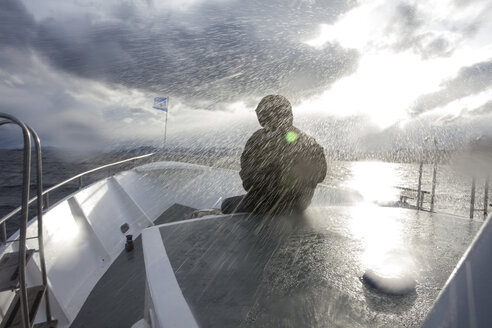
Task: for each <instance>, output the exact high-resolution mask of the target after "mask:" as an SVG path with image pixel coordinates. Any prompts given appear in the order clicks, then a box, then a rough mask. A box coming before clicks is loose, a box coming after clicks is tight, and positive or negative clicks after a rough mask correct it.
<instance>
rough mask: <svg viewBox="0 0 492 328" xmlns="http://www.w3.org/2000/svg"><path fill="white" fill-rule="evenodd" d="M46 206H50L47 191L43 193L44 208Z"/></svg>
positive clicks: (46, 207)
mask: <svg viewBox="0 0 492 328" xmlns="http://www.w3.org/2000/svg"><path fill="white" fill-rule="evenodd" d="M48 208H50V193H49V192H47V193H46V194H45V195H44V209H45V210H47V209H48Z"/></svg>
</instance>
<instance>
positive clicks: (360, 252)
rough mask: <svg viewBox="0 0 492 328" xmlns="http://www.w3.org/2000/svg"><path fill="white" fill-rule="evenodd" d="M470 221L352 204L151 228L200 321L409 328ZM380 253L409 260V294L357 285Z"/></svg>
mask: <svg viewBox="0 0 492 328" xmlns="http://www.w3.org/2000/svg"><path fill="white" fill-rule="evenodd" d="M480 224H481V223H480V222H476V221H469V220H463V219H458V218H454V217H449V216H443V215H438V214H431V213H428V212H416V211H413V210H407V209H398V208H381V207H376V206H354V207H328V208H311V209H309V210H308V211H307V213H306V214H305V215H304V216H303V217H296V218H294V217H290V218H285V217H284V218H280V217H277V218H260V217H247V216H244V215H237V216H233V217H219V218H216V219H210V220H203V221H198V222H191V223H183V224H178V225H173V226H168V227H162V228H161V229H160V230H161V235H162V237H163V241H164V245H165V248H166V251H167V253H168V256H169V259H170V261H171V265H172V266H173V269H174V271H175V274H176V277H177V279H178V283H179V285H180V287H181V289H182V291H183V295H184V296H185V298H186V300H187V302H188V304H189V306H190V308H191V310H192V312H193V314H194V316H195V319H196V320H197V322H198V323H199V325H200V326H201V327H233V326H241V327H253V326H254V327H272V326H279V327H301V326H305V327H306V326H308V327H327V326H328V327H419V326H420V325H421V323H422V321H423V319H424V318H425V315H426V314H427V312H428V311H429V310H430V308H431V306H432V304H433V302H434V300H435V299H436V297H437V295H438V293H439V291H440V289H441V288H442V287H443V285H444V283H445V282H446V280H447V278H448V276H449V275H450V273H451V272H452V270H453V268H454V267H455V265H456V263H457V261H458V260H459V258H460V257H461V255H462V254H463V253H464V251H465V249H466V247H467V246H468V244H469V243H470V241H471V240H472V238H473V236H474V235H475V233H476V231H477V230H478V228H479V227H480ZM388 254H389V255H391V256H393V257H394V256H395V254H396V255H397V256H400V257H402V258H405V260H406V263H408V262H409V260H411V261H410V262H411V263H414V265H413V266H412V267H411V268H409V270H410V269H411V270H413V271H415V273H416V274H417V286H416V289H415V291H414V292H411V293H409V294H406V295H400V296H394V295H393V296H392V295H387V294H384V293H381V292H378V291H376V290H374V289H372V288H371V287H369V286H366V285H365V284H363V283H362V282H361V280H360V277H361V276H362V274H363V273H364V270H365V269H366V268H367V267H370V266H371V265H373V264H377V265H379V266H381V261H382V260H384V259H385V257H386V256H387V255H388ZM383 263H384V262H383Z"/></svg>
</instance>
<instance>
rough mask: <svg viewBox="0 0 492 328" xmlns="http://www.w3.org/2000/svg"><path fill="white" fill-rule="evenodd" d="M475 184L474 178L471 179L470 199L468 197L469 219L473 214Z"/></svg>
mask: <svg viewBox="0 0 492 328" xmlns="http://www.w3.org/2000/svg"><path fill="white" fill-rule="evenodd" d="M475 184H476V178H475V177H473V178H472V187H471V197H470V219H473V213H474V212H475Z"/></svg>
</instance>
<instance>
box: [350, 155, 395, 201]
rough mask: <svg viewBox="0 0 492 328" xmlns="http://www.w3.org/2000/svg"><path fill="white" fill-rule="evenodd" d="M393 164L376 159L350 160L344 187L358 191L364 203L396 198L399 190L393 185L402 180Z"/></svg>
mask: <svg viewBox="0 0 492 328" xmlns="http://www.w3.org/2000/svg"><path fill="white" fill-rule="evenodd" d="M395 165H397V164H394V163H385V162H377V161H366V162H352V163H351V164H350V172H351V177H350V178H349V179H348V180H347V182H346V183H345V187H347V188H350V189H353V190H355V191H357V192H358V193H360V194H361V196H362V198H363V200H364V202H366V203H373V202H376V201H381V202H383V201H393V200H396V199H397V197H398V195H399V192H398V190H397V189H396V188H395V187H396V186H399V185H400V184H401V183H402V180H401V177H400V176H399V175H398V170H397V168H396V167H395Z"/></svg>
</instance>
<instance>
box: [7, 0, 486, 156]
mask: <svg viewBox="0 0 492 328" xmlns="http://www.w3.org/2000/svg"><path fill="white" fill-rule="evenodd" d="M267 94H282V95H284V96H286V97H287V98H288V99H289V100H290V101H291V103H292V105H293V109H294V116H295V120H294V123H295V125H296V126H298V127H299V128H301V129H303V130H305V131H306V132H307V133H309V134H311V135H313V136H314V137H315V138H316V139H318V140H319V142H320V143H321V144H322V145H323V146H324V147H325V148H326V149H331V150H333V149H340V148H344V149H347V150H394V149H401V148H405V147H410V148H411V147H421V146H422V144H423V143H425V142H424V139H425V138H426V137H428V136H431V137H435V138H436V139H437V141H438V144H439V146H440V147H442V148H448V149H453V148H456V147H460V146H462V145H465V144H466V143H467V142H469V141H470V140H473V139H474V138H476V137H478V136H480V135H484V134H485V135H487V134H488V135H492V129H491V127H492V3H491V2H490V1H488V0H468V1H465V0H439V1H437V0H436V1H400V0H392V1H390V0H387V1H382V0H366V1H353V0H334V1H315V0H295V1H283V0H270V1H259V0H258V1H239V0H207V1H204V0H184V1H183V0H180V1H173V0H165V1H157V0H155V1H153V0H147V1H144V0H141V1H140V0H135V1H129V0H128V1H125V0H124V1H116V0H107V1H100V2H97V1H93V0H65V1H60V0H58V1H54V0H45V1H42V2H40V1H36V0H2V1H0V112H4V113H8V114H11V115H15V116H17V117H18V118H19V119H21V120H22V121H25V122H26V123H28V124H29V125H30V126H32V127H33V128H34V129H35V130H36V131H38V133H39V135H40V137H41V140H42V143H43V145H45V146H51V147H61V148H70V149H80V150H92V149H93V150H107V149H117V148H131V147H137V146H142V145H150V146H160V145H161V144H162V139H163V132H164V120H165V115H164V113H163V112H160V111H156V110H154V109H152V104H153V98H154V97H157V96H169V97H170V109H169V116H168V131H167V140H168V144H169V145H170V146H184V147H208V146H210V147H212V146H216V147H224V146H225V147H238V146H239V147H240V146H242V145H244V143H245V142H246V140H247V138H248V137H249V136H250V135H251V134H252V132H253V131H255V130H256V129H258V128H259V125H258V123H257V121H256V117H255V113H254V109H255V107H256V105H257V104H258V102H259V100H260V99H261V98H262V97H263V96H265V95H267ZM2 129H3V130H2V131H0V148H5V147H17V146H18V145H19V144H20V142H19V141H20V133H19V132H18V131H17V130H16V129H14V128H13V127H8V128H6V127H2ZM429 146H431V145H429Z"/></svg>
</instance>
